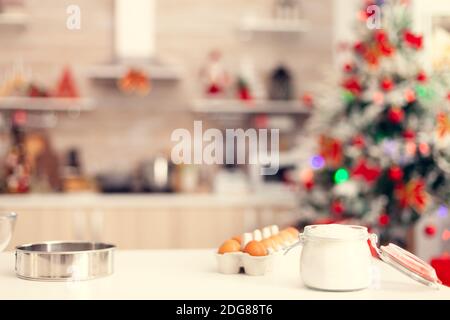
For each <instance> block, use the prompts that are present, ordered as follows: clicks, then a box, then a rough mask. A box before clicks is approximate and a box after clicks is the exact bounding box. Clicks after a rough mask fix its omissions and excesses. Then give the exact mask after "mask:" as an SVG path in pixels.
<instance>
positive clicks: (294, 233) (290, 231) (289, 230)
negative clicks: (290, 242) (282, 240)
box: [284, 227, 300, 239]
mask: <svg viewBox="0 0 450 320" xmlns="http://www.w3.org/2000/svg"><path fill="white" fill-rule="evenodd" d="M284 231H287V232H289V233H290V234H292V235H293V236H294V238H295V239H297V238H298V234H299V233H300V232H299V231H298V230H297V228H294V227H289V228H286V229H284Z"/></svg>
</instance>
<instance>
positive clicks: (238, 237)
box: [231, 236, 242, 244]
mask: <svg viewBox="0 0 450 320" xmlns="http://www.w3.org/2000/svg"><path fill="white" fill-rule="evenodd" d="M231 239H233V240H236V241H237V242H239V244H241V243H242V236H234V237H233V238H231Z"/></svg>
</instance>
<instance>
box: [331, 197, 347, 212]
mask: <svg viewBox="0 0 450 320" xmlns="http://www.w3.org/2000/svg"><path fill="white" fill-rule="evenodd" d="M331 211H332V212H333V213H334V214H336V215H338V216H340V215H342V213H343V212H344V211H345V207H344V204H343V203H342V202H341V201H339V200H334V201H333V203H332V204H331Z"/></svg>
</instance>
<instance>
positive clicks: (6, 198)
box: [0, 192, 297, 210]
mask: <svg viewBox="0 0 450 320" xmlns="http://www.w3.org/2000/svg"><path fill="white" fill-rule="evenodd" d="M296 205H297V200H296V196H295V195H294V194H293V193H289V192H273V193H270V196H268V194H267V193H258V194H255V193H249V194H247V195H243V194H177V193H167V194H164V193H163V194H158V193H148V194H98V193H59V194H58V193H53V194H25V195H0V207H1V208H15V209H14V210H18V209H17V208H36V207H39V208H69V209H70V208H73V207H74V206H76V207H96V208H123V207H125V208H129V207H133V208H140V207H142V208H148V207H157V208H158V207H181V208H185V207H196V208H197V207H222V208H223V207H255V206H256V207H258V206H282V207H295V206H296Z"/></svg>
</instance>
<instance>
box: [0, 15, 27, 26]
mask: <svg viewBox="0 0 450 320" xmlns="http://www.w3.org/2000/svg"><path fill="white" fill-rule="evenodd" d="M27 22H28V15H27V14H25V13H18V12H17V13H0V26H12V27H24V26H25V25H26V24H27Z"/></svg>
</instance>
